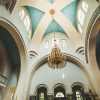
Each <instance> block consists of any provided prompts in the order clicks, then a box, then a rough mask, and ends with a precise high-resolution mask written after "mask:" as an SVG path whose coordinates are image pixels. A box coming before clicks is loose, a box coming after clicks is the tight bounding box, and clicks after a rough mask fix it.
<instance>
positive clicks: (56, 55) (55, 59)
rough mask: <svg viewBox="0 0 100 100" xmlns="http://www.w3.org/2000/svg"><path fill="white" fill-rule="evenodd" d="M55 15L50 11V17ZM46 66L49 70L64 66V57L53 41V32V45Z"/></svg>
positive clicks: (53, 11)
mask: <svg viewBox="0 0 100 100" xmlns="http://www.w3.org/2000/svg"><path fill="white" fill-rule="evenodd" d="M54 14H55V10H54V9H51V10H50V15H51V16H52V19H53V15H54ZM48 65H49V67H50V68H63V67H64V66H65V65H66V57H65V56H64V55H63V54H62V53H61V51H60V48H59V46H58V44H57V43H56V39H55V32H54V45H53V48H52V51H51V54H50V55H49V56H48Z"/></svg>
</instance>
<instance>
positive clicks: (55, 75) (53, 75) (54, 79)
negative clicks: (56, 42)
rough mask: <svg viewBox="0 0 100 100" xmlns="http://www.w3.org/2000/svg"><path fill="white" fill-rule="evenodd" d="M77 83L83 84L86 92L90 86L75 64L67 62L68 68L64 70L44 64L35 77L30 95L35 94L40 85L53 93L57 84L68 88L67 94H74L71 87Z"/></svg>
mask: <svg viewBox="0 0 100 100" xmlns="http://www.w3.org/2000/svg"><path fill="white" fill-rule="evenodd" d="M75 82H80V83H82V84H83V85H84V86H85V87H86V88H85V89H86V90H87V88H88V86H89V84H88V80H87V78H86V75H85V73H84V72H83V71H82V70H81V69H80V68H79V67H78V66H76V65H75V64H73V63H71V62H67V65H66V67H64V68H62V69H52V68H49V67H48V65H47V64H44V65H42V66H41V67H40V68H39V69H38V70H37V71H36V73H35V75H34V76H33V79H32V83H31V91H30V95H33V94H34V92H35V89H36V86H38V85H39V84H45V85H46V86H47V87H48V93H53V86H54V85H55V84H57V83H62V84H64V85H65V86H66V88H67V90H66V93H72V89H71V85H72V84H73V83H75Z"/></svg>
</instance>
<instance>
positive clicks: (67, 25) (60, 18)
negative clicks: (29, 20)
mask: <svg viewBox="0 0 100 100" xmlns="http://www.w3.org/2000/svg"><path fill="white" fill-rule="evenodd" d="M22 1H23V0H22ZM22 1H21V2H19V5H20V6H28V7H33V8H35V9H37V10H38V11H41V12H43V13H42V17H41V19H40V21H38V24H37V26H36V25H35V30H34V35H33V37H32V42H31V46H30V51H35V52H36V51H37V50H39V47H40V45H41V40H42V38H43V36H44V34H45V33H46V32H47V29H49V28H48V27H49V25H50V23H51V22H52V21H53V20H54V21H55V22H56V23H57V25H56V26H57V27H58V25H59V26H60V30H61V31H62V30H63V31H64V33H65V34H67V36H68V37H69V39H70V41H71V43H72V44H73V47H74V49H75V51H76V49H77V48H79V47H80V46H83V41H82V39H81V38H80V36H79V33H78V31H77V29H76V27H75V21H73V22H71V20H72V19H75V18H71V19H70V20H69V19H68V18H67V13H65V12H66V10H65V9H68V8H67V7H70V5H71V4H72V3H75V4H74V7H73V6H72V8H75V7H77V3H78V0H64V1H62V0H54V1H51V0H50V1H51V2H52V3H50V2H49V1H47V0H30V2H29V0H26V1H23V2H22ZM75 5H76V6H75ZM28 9H29V8H28ZM31 9H32V8H31ZM51 9H54V10H55V14H54V18H53V19H52V16H51V15H50V10H51ZM67 11H68V10H67ZM63 13H65V14H63ZM68 13H70V10H69V12H68ZM33 14H34V12H33ZM74 17H75V14H74ZM69 18H70V17H69ZM34 20H35V19H33V23H34V24H35V22H34ZM75 20H76V19H75ZM57 27H56V28H57ZM58 28H59V27H58ZM58 31H59V30H58ZM74 41H76V42H74ZM33 43H36V45H34V46H33ZM83 47H84V46H83ZM37 52H39V51H37Z"/></svg>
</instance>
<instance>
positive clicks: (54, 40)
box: [52, 37, 59, 47]
mask: <svg viewBox="0 0 100 100" xmlns="http://www.w3.org/2000/svg"><path fill="white" fill-rule="evenodd" d="M54 43H56V44H57V45H58V46H59V38H58V37H55V38H54V37H53V38H52V47H53V46H54Z"/></svg>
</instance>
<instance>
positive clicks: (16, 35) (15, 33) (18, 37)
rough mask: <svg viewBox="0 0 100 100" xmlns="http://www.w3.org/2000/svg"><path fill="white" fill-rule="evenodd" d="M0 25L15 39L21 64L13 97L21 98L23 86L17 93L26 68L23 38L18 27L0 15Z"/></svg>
mask: <svg viewBox="0 0 100 100" xmlns="http://www.w3.org/2000/svg"><path fill="white" fill-rule="evenodd" d="M0 26H2V27H3V28H5V29H6V30H7V31H8V32H9V34H10V35H11V37H12V38H13V40H14V41H15V43H16V45H17V48H18V51H19V55H20V60H21V64H20V72H19V80H18V84H17V88H16V93H15V97H16V95H17V98H18V100H22V99H21V98H22V94H23V89H24V87H23V88H22V89H21V90H20V93H19V89H20V88H21V86H23V85H22V84H23V82H24V81H22V80H23V77H24V74H23V73H24V71H25V69H26V67H25V66H27V64H26V62H27V61H26V59H27V53H26V47H25V43H24V41H23V38H22V36H21V34H20V32H19V31H18V29H17V28H16V27H15V26H14V25H13V24H12V23H11V22H9V21H8V20H6V19H4V18H1V17H0Z"/></svg>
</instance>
